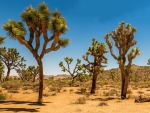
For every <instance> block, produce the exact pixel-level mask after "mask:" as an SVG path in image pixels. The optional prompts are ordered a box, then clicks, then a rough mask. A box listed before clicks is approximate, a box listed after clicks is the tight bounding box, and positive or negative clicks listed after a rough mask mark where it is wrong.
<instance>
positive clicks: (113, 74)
mask: <svg viewBox="0 0 150 113" xmlns="http://www.w3.org/2000/svg"><path fill="white" fill-rule="evenodd" d="M115 75H116V73H115V71H114V70H110V78H111V80H112V81H113V82H114V81H115Z"/></svg>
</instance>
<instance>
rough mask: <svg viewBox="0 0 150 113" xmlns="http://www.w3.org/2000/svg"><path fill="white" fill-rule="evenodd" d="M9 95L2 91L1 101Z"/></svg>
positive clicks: (0, 94)
mask: <svg viewBox="0 0 150 113" xmlns="http://www.w3.org/2000/svg"><path fill="white" fill-rule="evenodd" d="M7 97H8V95H7V94H6V93H0V101H3V100H6V99H7Z"/></svg>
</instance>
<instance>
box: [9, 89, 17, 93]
mask: <svg viewBox="0 0 150 113" xmlns="http://www.w3.org/2000/svg"><path fill="white" fill-rule="evenodd" d="M8 93H19V91H17V90H14V89H10V90H8Z"/></svg>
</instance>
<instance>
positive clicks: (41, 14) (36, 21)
mask: <svg viewBox="0 0 150 113" xmlns="http://www.w3.org/2000/svg"><path fill="white" fill-rule="evenodd" d="M21 19H22V21H19V22H17V21H14V20H8V22H7V23H5V24H4V25H3V28H4V30H5V31H6V32H7V35H8V36H9V37H11V38H13V39H17V40H18V41H19V42H20V43H21V44H22V45H24V46H26V47H27V48H28V49H29V51H30V52H31V53H32V54H33V56H34V58H35V59H36V61H37V63H38V66H39V70H40V72H39V74H40V76H39V97H38V103H39V104H42V102H43V100H42V94H43V63H42V58H43V57H44V55H45V54H47V53H49V52H52V51H56V50H58V49H59V48H60V47H66V46H67V45H68V44H69V42H70V40H69V39H65V38H60V36H61V35H62V34H64V33H65V32H66V31H67V30H68V27H67V25H66V19H65V18H63V17H62V15H61V13H60V12H58V11H57V10H55V11H54V12H50V10H49V9H48V6H47V5H46V4H45V3H41V4H39V5H38V7H37V8H36V9H34V8H32V6H29V7H27V8H26V9H25V11H23V12H22V13H21ZM24 23H25V24H26V25H27V27H28V30H29V36H28V37H29V38H25V35H26V33H27V32H26V29H25V25H24ZM48 31H50V32H51V34H52V35H51V36H48V35H49V34H48ZM42 37H43V38H42ZM42 39H43V40H44V42H43V43H41V40H42ZM33 41H35V45H34V46H33V44H34V43H33ZM48 43H50V44H51V45H50V44H49V45H48ZM41 44H42V45H41ZM41 46H42V49H41V50H40V51H39V48H40V47H41ZM47 46H48V47H47Z"/></svg>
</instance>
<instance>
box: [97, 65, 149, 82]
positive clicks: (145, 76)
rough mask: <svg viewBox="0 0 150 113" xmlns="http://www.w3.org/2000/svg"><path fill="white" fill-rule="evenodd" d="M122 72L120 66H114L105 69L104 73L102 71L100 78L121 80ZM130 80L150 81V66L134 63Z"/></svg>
mask: <svg viewBox="0 0 150 113" xmlns="http://www.w3.org/2000/svg"><path fill="white" fill-rule="evenodd" d="M120 77H121V73H120V69H119V68H113V69H110V70H105V71H104V72H103V73H100V75H99V77H98V79H99V80H106V81H107V80H109V81H112V79H114V81H120V80H121V78H120ZM130 80H131V81H134V82H138V81H144V82H146V81H150V66H138V65H135V64H133V65H132V67H131V72H130Z"/></svg>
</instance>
